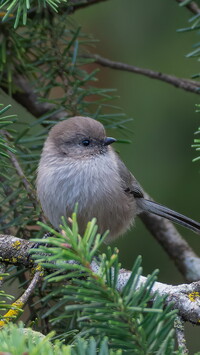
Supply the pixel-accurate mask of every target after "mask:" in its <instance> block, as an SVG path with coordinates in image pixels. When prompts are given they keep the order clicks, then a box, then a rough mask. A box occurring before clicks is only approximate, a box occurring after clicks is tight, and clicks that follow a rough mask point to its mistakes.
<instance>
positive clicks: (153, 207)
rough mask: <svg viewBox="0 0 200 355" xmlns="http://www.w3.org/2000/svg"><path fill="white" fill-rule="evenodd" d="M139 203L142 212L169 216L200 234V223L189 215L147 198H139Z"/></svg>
mask: <svg viewBox="0 0 200 355" xmlns="http://www.w3.org/2000/svg"><path fill="white" fill-rule="evenodd" d="M137 204H138V207H139V208H140V210H141V212H149V213H153V214H156V215H158V216H160V217H164V218H167V219H169V220H170V221H172V222H175V223H178V224H180V225H182V226H184V227H186V228H188V229H191V230H193V231H194V232H196V233H198V234H200V223H198V222H196V221H194V220H193V219H191V218H189V217H186V216H184V215H183V214H180V213H178V212H175V211H173V210H171V209H170V208H168V207H165V206H163V205H160V204H159V203H157V202H154V201H150V200H145V199H144V198H137Z"/></svg>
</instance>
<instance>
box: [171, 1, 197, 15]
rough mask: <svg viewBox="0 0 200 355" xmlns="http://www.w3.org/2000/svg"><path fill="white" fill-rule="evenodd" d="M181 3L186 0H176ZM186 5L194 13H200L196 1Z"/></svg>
mask: <svg viewBox="0 0 200 355" xmlns="http://www.w3.org/2000/svg"><path fill="white" fill-rule="evenodd" d="M176 1H177V2H178V3H179V4H181V3H182V2H183V1H184V0H176ZM185 7H186V8H187V9H188V10H190V11H191V12H192V13H193V14H196V15H198V14H199V13H200V8H199V7H198V5H197V4H196V2H194V1H192V2H190V3H189V4H187V5H185Z"/></svg>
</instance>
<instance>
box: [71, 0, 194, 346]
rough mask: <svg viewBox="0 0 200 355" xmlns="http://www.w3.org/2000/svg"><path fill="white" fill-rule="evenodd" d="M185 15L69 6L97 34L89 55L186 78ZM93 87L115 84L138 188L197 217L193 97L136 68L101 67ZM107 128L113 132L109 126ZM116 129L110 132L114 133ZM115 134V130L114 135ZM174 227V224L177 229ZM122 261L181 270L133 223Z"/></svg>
mask: <svg viewBox="0 0 200 355" xmlns="http://www.w3.org/2000/svg"><path fill="white" fill-rule="evenodd" d="M191 16H192V13H190V12H189V11H188V10H187V9H186V8H180V7H179V6H178V4H177V2H176V1H161V0H154V1H151V2H147V1H145V0H140V1H132V0H126V1H122V0H110V1H106V2H102V3H99V4H98V5H94V6H90V7H88V8H86V9H84V10H80V11H77V12H76V13H75V14H74V15H73V18H74V19H75V20H76V21H77V22H78V23H79V24H80V25H81V26H82V30H83V31H84V32H87V33H92V34H93V35H94V37H95V38H97V39H99V43H97V44H96V48H95V49H94V52H95V53H98V54H100V55H102V56H105V57H107V58H110V59H112V60H116V61H122V62H125V63H128V64H132V65H136V66H139V67H144V68H149V69H153V70H156V71H160V72H163V73H167V74H172V75H176V76H178V77H186V78H189V77H190V76H191V75H193V74H195V73H197V72H198V71H199V63H198V62H197V60H196V59H187V58H186V57H185V56H186V54H187V53H188V52H190V51H191V50H192V45H193V44H194V43H196V42H198V41H199V37H198V36H197V34H196V32H187V33H178V32H177V29H179V28H183V27H188V20H189V18H190V17H191ZM98 78H99V86H101V87H108V88H109V87H113V88H117V94H118V95H119V96H120V98H119V100H118V101H117V104H118V105H119V106H120V107H122V109H123V110H124V112H126V114H127V116H128V117H133V121H132V122H131V123H129V124H128V127H129V128H130V129H131V130H132V131H133V133H130V134H129V138H131V139H132V144H131V145H121V144H120V145H118V146H117V149H118V150H119V151H120V155H121V157H122V159H123V160H124V162H125V163H126V165H127V166H128V167H129V169H130V170H131V171H132V173H133V174H134V175H135V176H136V177H137V179H138V180H139V182H140V183H141V184H142V186H143V187H144V188H145V190H146V191H147V192H148V193H149V194H150V195H151V196H152V197H153V198H154V199H155V200H156V201H158V202H160V203H163V204H165V205H167V206H168V207H170V208H173V209H175V210H177V211H179V212H181V213H184V214H186V215H188V216H190V217H192V218H194V219H196V220H200V210H199V209H200V200H199V196H200V195H199V163H198V162H196V163H193V162H192V159H193V158H194V157H195V156H196V155H197V154H196V152H195V150H194V149H192V148H191V144H192V143H193V139H194V132H195V131H196V130H197V127H198V125H199V119H200V116H199V114H197V113H195V104H198V103H199V101H200V98H199V97H198V95H196V94H193V93H190V92H186V91H183V90H180V89H177V88H175V87H173V86H171V85H168V84H166V83H163V82H160V81H157V80H152V79H149V78H147V77H143V76H140V75H136V74H131V73H127V72H122V71H116V70H112V69H108V68H101V71H100V73H99V75H98ZM109 134H113V135H114V134H115V132H109ZM115 135H117V132H116V134H115ZM118 136H119V135H118ZM178 228H179V227H178ZM179 230H180V232H181V233H182V235H183V236H184V237H185V238H186V239H187V240H188V242H189V243H190V245H192V246H193V247H194V249H195V251H196V253H197V254H198V253H199V250H200V237H199V236H197V235H195V234H194V233H192V232H189V231H188V230H186V229H184V228H181V227H180V228H179ZM114 245H116V246H117V247H118V248H119V249H120V257H121V262H122V264H123V267H125V268H131V266H132V264H133V260H135V258H136V256H137V255H138V254H140V255H142V257H143V266H144V274H145V275H146V274H148V273H149V272H151V271H152V270H154V269H155V268H159V270H160V273H159V281H161V282H166V283H172V284H176V283H182V282H184V280H183V278H182V276H181V275H180V274H179V272H178V271H177V269H176V268H175V266H174V264H173V261H172V260H170V259H169V257H168V256H167V255H166V253H165V252H164V251H163V249H162V248H161V247H160V246H159V245H158V243H157V242H156V241H155V240H154V239H153V237H152V236H151V235H150V233H149V232H148V231H147V230H146V229H145V227H144V226H143V225H142V223H141V222H140V220H139V218H138V219H137V221H136V224H135V228H133V229H132V230H131V231H130V232H129V233H127V234H126V235H125V236H123V237H122V238H121V239H120V240H117V241H116V242H115V244H114ZM197 336H199V328H198V327H193V326H188V327H187V340H188V343H189V347H190V349H191V351H198V350H200V344H199V340H198V338H197Z"/></svg>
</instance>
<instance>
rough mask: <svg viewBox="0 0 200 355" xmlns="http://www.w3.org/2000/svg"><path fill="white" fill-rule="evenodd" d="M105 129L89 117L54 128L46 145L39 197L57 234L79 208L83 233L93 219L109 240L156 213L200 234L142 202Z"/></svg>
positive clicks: (193, 224)
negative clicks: (62, 221) (141, 216)
mask: <svg viewBox="0 0 200 355" xmlns="http://www.w3.org/2000/svg"><path fill="white" fill-rule="evenodd" d="M114 141H115V140H114V139H113V138H107V137H106V132H105V129H104V127H103V125H102V124H101V123H100V122H98V121H96V120H93V119H91V118H89V117H79V116H76V117H72V118H69V119H67V120H65V121H62V122H60V123H58V124H57V125H55V126H54V127H53V128H52V129H51V131H50V133H49V135H48V137H47V140H46V142H45V144H44V148H43V152H42V155H41V159H40V163H39V167H38V175H37V193H38V197H39V199H40V202H41V205H42V208H43V211H44V213H45V215H46V216H47V217H48V219H49V220H50V222H51V223H52V225H53V226H54V227H55V228H57V229H58V228H59V225H60V218H61V216H65V217H70V216H71V214H72V212H73V210H74V206H75V204H76V202H78V222H79V227H80V233H83V232H84V230H85V227H86V224H87V222H88V221H89V220H91V219H92V218H93V217H96V218H97V223H98V226H99V232H100V233H103V232H104V231H105V230H107V229H109V230H110V233H109V240H110V239H114V238H116V237H118V236H119V235H121V234H123V233H124V232H125V231H126V229H127V228H129V227H130V226H131V224H132V223H133V222H134V219H135V216H136V215H137V214H139V213H141V212H147V213H155V214H158V215H160V216H163V217H165V218H168V219H171V220H172V221H173V222H177V223H179V224H182V225H184V226H185V227H187V228H190V229H192V230H194V231H195V232H197V233H199V232H200V224H199V223H198V222H195V221H193V220H191V219H190V218H187V217H185V216H183V215H181V214H178V213H177V212H174V211H172V210H170V209H168V208H167V207H164V206H162V205H159V204H156V203H155V202H153V201H148V200H146V199H144V197H143V192H142V188H141V186H140V185H139V183H138V182H137V180H136V179H135V178H134V176H133V175H132V174H131V173H130V172H129V170H128V169H127V168H126V166H125V165H124V163H123V162H122V161H121V160H120V158H119V157H118V155H117V154H116V153H115V151H114V150H113V148H112V147H111V146H110V144H111V143H113V142H114Z"/></svg>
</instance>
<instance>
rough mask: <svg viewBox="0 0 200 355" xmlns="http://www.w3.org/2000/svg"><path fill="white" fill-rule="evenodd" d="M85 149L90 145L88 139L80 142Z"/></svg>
mask: <svg viewBox="0 0 200 355" xmlns="http://www.w3.org/2000/svg"><path fill="white" fill-rule="evenodd" d="M81 143H82V144H83V145H84V146H85V147H87V146H88V145H89V144H90V140H89V139H83V141H82V142H81Z"/></svg>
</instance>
